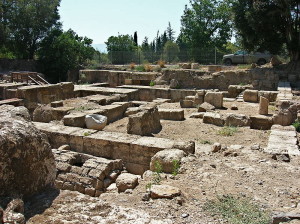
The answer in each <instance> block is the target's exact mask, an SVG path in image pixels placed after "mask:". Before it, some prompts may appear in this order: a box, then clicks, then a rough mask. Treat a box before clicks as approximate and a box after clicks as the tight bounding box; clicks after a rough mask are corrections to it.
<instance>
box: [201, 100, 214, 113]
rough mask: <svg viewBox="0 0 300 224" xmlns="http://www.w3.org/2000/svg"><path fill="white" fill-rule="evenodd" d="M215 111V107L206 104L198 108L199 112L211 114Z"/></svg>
mask: <svg viewBox="0 0 300 224" xmlns="http://www.w3.org/2000/svg"><path fill="white" fill-rule="evenodd" d="M215 109H216V108H215V107H214V106H213V105H211V104H209V103H206V102H204V103H202V104H201V105H200V106H199V107H198V112H209V111H213V110H215Z"/></svg>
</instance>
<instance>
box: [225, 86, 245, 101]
mask: <svg viewBox="0 0 300 224" xmlns="http://www.w3.org/2000/svg"><path fill="white" fill-rule="evenodd" d="M245 89H246V87H245V86H241V85H230V86H229V87H228V97H229V98H236V97H238V95H240V93H241V92H243V91H244V90H245Z"/></svg>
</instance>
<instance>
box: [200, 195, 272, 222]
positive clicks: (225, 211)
mask: <svg viewBox="0 0 300 224" xmlns="http://www.w3.org/2000/svg"><path fill="white" fill-rule="evenodd" d="M203 209H204V210H205V211H208V212H210V213H211V214H212V215H217V216H221V217H223V218H224V219H226V220H227V221H228V222H229V223H231V224H269V223H270V214H269V213H268V212H266V211H263V210H262V209H261V208H260V207H259V206H258V205H256V204H254V203H253V202H252V201H251V200H250V199H248V198H238V197H234V196H232V195H223V196H218V197H217V199H216V200H210V201H208V202H207V203H206V204H205V205H204V208H203Z"/></svg>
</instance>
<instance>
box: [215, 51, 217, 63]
mask: <svg viewBox="0 0 300 224" xmlns="http://www.w3.org/2000/svg"><path fill="white" fill-rule="evenodd" d="M216 64H217V47H215V65H216Z"/></svg>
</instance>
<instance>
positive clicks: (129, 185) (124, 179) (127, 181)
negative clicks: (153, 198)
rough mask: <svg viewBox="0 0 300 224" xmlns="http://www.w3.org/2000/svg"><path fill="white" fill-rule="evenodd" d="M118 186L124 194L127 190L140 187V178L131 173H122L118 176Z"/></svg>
mask: <svg viewBox="0 0 300 224" xmlns="http://www.w3.org/2000/svg"><path fill="white" fill-rule="evenodd" d="M116 185H117V188H118V191H119V192H124V191H126V190H127V189H134V188H135V187H136V186H137V185H138V177H137V176H136V175H133V174H130V173H122V174H121V175H120V176H118V178H117V180H116Z"/></svg>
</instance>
